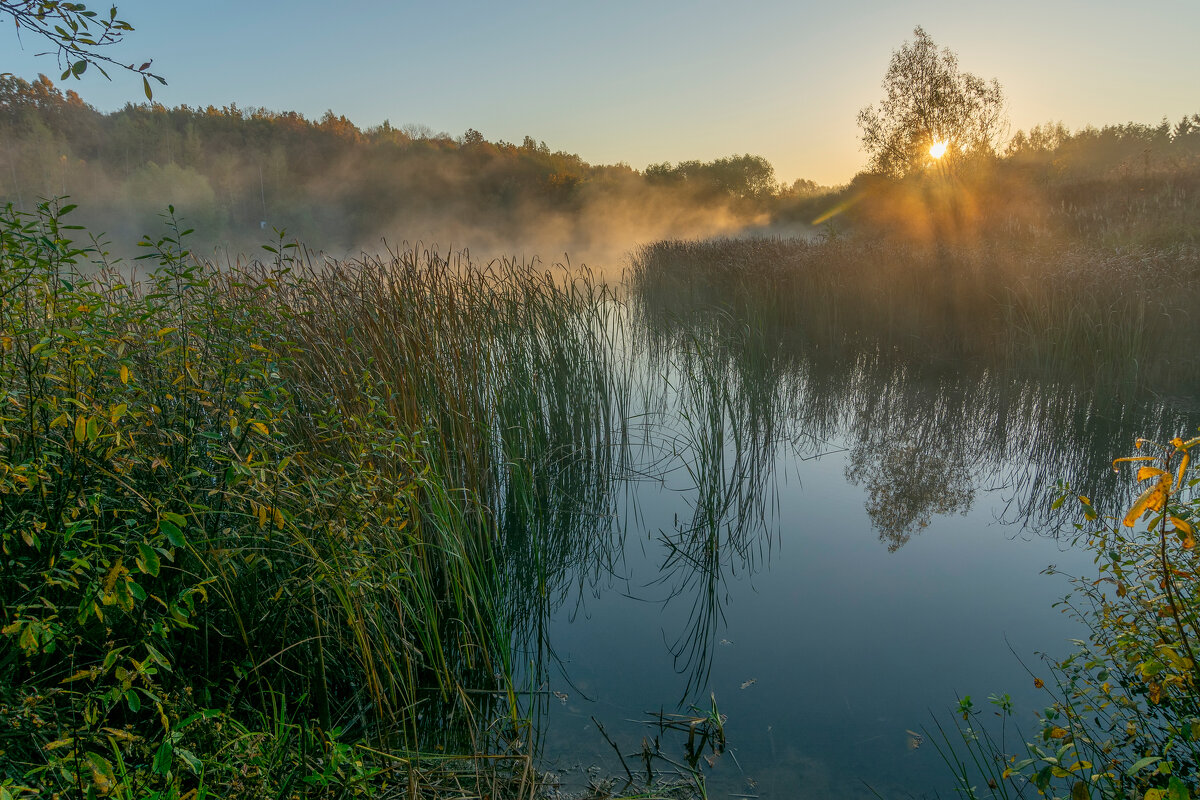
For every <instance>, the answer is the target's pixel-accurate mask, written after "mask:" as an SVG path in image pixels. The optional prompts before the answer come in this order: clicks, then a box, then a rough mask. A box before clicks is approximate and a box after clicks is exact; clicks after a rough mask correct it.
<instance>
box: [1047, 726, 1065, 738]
mask: <svg viewBox="0 0 1200 800" xmlns="http://www.w3.org/2000/svg"><path fill="white" fill-rule="evenodd" d="M1050 738H1051V739H1065V738H1067V729H1066V728H1059V727H1057V726H1055V727H1054V728H1052V729H1051V730H1050Z"/></svg>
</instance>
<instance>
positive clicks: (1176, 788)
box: [1167, 775, 1192, 800]
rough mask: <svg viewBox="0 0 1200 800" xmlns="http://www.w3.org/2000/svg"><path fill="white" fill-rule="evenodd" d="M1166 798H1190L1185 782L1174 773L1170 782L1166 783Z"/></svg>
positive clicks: (1184, 799)
mask: <svg viewBox="0 0 1200 800" xmlns="http://www.w3.org/2000/svg"><path fill="white" fill-rule="evenodd" d="M1167 800H1192V795H1191V793H1190V792H1188V788H1187V784H1185V783H1184V782H1183V781H1181V780H1179V778H1177V777H1175V776H1174V775H1172V776H1171V782H1170V783H1168V784H1167Z"/></svg>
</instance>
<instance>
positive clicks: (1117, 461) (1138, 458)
mask: <svg viewBox="0 0 1200 800" xmlns="http://www.w3.org/2000/svg"><path fill="white" fill-rule="evenodd" d="M1154 458H1155V457H1154V456H1128V457H1126V458H1114V459H1113V472H1117V471H1118V470H1117V464H1120V463H1121V462H1122V461H1153V460H1154Z"/></svg>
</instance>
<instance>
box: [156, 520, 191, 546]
mask: <svg viewBox="0 0 1200 800" xmlns="http://www.w3.org/2000/svg"><path fill="white" fill-rule="evenodd" d="M158 529H159V530H161V531H162V532H163V534H164V535H165V536H166V537H167V541H168V542H170V543H171V545H172V546H174V547H186V546H187V539H185V538H184V536H183V531H181V530H179V528H177V527H175V525H174V524H172V523H170V522H167V521H166V520H165V519H164V520H163V521H162V522H160V523H158Z"/></svg>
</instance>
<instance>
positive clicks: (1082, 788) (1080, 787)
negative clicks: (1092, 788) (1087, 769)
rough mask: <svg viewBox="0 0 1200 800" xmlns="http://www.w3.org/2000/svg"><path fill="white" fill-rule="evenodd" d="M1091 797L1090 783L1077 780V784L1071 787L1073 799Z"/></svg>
mask: <svg viewBox="0 0 1200 800" xmlns="http://www.w3.org/2000/svg"><path fill="white" fill-rule="evenodd" d="M1091 797H1092V795H1091V792H1089V791H1088V785H1087V784H1086V783H1084V782H1083V781H1075V784H1074V785H1073V786H1072V787H1071V800H1091Z"/></svg>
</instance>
